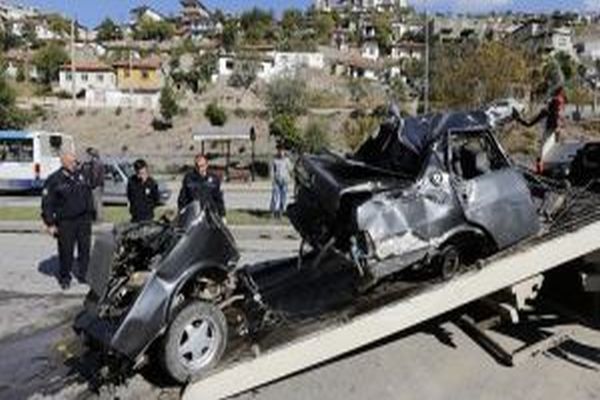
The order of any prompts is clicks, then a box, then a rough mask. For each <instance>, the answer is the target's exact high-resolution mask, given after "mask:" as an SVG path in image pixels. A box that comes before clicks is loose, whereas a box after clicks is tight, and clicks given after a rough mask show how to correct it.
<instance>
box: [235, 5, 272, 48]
mask: <svg viewBox="0 0 600 400" xmlns="http://www.w3.org/2000/svg"><path fill="white" fill-rule="evenodd" d="M240 25H241V27H242V31H243V32H244V39H245V40H246V41H247V42H248V43H250V44H259V43H261V42H264V41H266V40H267V39H272V38H273V13H272V12H270V11H264V10H262V9H260V8H258V7H254V8H253V9H252V10H250V11H246V12H244V13H243V14H242V16H241V17H240Z"/></svg>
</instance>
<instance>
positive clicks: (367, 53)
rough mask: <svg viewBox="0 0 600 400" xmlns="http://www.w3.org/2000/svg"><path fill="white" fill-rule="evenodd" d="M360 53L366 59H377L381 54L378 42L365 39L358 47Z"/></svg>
mask: <svg viewBox="0 0 600 400" xmlns="http://www.w3.org/2000/svg"><path fill="white" fill-rule="evenodd" d="M360 55H361V57H362V58H365V59H367V60H378V59H379V57H380V56H381V51H380V49H379V44H378V43H377V41H375V40H367V41H366V42H364V43H363V44H362V46H361V47H360Z"/></svg>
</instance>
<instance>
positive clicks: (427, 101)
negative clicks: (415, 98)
mask: <svg viewBox="0 0 600 400" xmlns="http://www.w3.org/2000/svg"><path fill="white" fill-rule="evenodd" d="M424 2H425V89H424V92H425V93H423V97H424V101H425V106H424V110H423V111H424V112H425V114H427V113H429V14H428V12H427V0H424Z"/></svg>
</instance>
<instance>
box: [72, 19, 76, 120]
mask: <svg viewBox="0 0 600 400" xmlns="http://www.w3.org/2000/svg"><path fill="white" fill-rule="evenodd" d="M76 88H77V86H76V85H75V19H74V18H71V95H72V96H73V112H75V113H76V112H77V110H76V108H77V93H76Z"/></svg>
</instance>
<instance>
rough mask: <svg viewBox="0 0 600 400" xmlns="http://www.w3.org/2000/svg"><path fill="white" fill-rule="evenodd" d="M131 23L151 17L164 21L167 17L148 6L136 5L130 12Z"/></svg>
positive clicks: (134, 23)
mask: <svg viewBox="0 0 600 400" xmlns="http://www.w3.org/2000/svg"><path fill="white" fill-rule="evenodd" d="M130 16H131V24H132V25H136V24H138V23H139V22H140V21H141V20H143V19H146V18H147V19H150V20H152V21H154V22H161V21H164V20H165V19H166V18H165V16H164V15H162V14H161V13H160V12H158V11H156V10H155V9H153V8H150V7H148V6H142V7H136V8H134V9H133V10H131V12H130Z"/></svg>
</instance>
